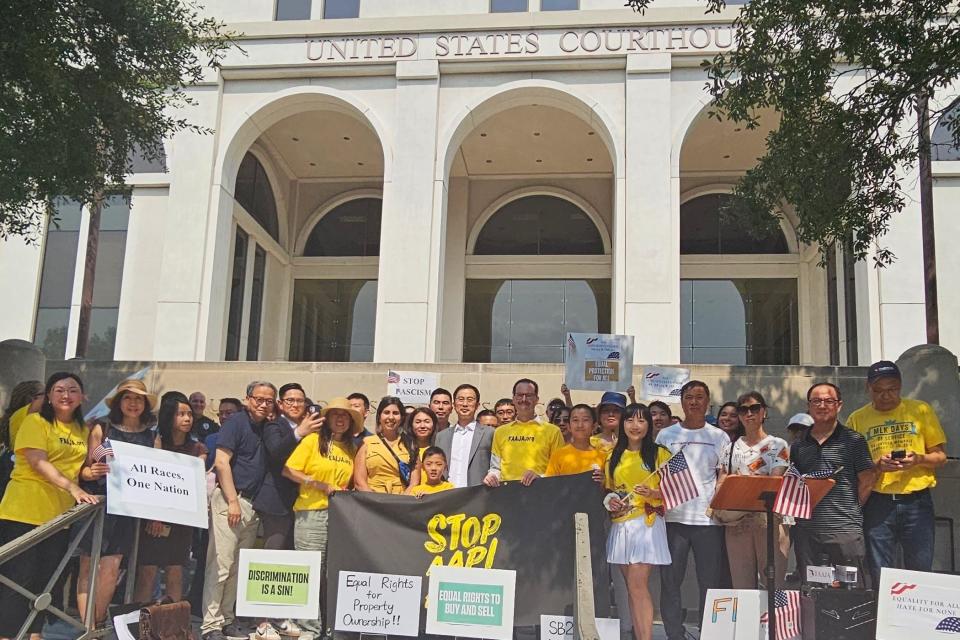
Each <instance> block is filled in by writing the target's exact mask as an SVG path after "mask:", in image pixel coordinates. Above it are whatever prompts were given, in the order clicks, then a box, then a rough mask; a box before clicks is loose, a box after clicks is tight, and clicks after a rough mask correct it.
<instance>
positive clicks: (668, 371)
mask: <svg viewBox="0 0 960 640" xmlns="http://www.w3.org/2000/svg"><path fill="white" fill-rule="evenodd" d="M689 381H690V369H683V368H681V367H644V368H643V388H642V389H640V397H642V398H643V399H644V400H646V401H647V402H652V401H653V400H660V401H661V402H667V403H670V404H680V387H682V386H683V385H685V384H686V383H687V382H689Z"/></svg>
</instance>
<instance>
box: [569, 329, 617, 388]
mask: <svg viewBox="0 0 960 640" xmlns="http://www.w3.org/2000/svg"><path fill="white" fill-rule="evenodd" d="M564 382H565V383H566V385H567V386H568V387H570V388H571V389H585V390H587V391H626V390H627V388H628V387H629V386H630V385H631V384H633V336H620V335H614V334H609V333H568V334H567V347H566V374H565V376H564Z"/></svg>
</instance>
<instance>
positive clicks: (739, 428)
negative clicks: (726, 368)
mask: <svg viewBox="0 0 960 640" xmlns="http://www.w3.org/2000/svg"><path fill="white" fill-rule="evenodd" d="M748 395H749V394H744V395H743V396H741V398H743V399H746V398H747V396H748ZM757 395H760V394H759V393H758V394H757ZM749 397H751V398H752V397H753V396H749ZM758 401H759V402H760V404H762V405H763V406H764V407H766V406H767V405H766V403H764V401H763V396H760V398H759V399H758ZM740 402H741V400H737V401H736V402H734V401H732V400H731V401H730V402H724V403H723V404H722V405H720V408H719V409H717V420H718V421H719V420H720V414H721V413H723V410H724V409H726V408H727V407H733V410H734V411H736V412H737V433H736V435H737V437H736V438H734V439H733V440H734V441H736V440H737V439H738V438H740V437H741V436H742V435H743V434H745V433H746V432H747V431H746V429H744V428H743V423H742V422H740V412H739V407H740ZM717 426H718V427H719V425H717Z"/></svg>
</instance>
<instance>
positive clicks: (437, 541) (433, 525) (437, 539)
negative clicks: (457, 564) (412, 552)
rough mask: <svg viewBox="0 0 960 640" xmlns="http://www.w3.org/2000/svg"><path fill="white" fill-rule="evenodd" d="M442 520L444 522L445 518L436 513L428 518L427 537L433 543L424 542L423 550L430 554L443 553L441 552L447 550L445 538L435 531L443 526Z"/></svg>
mask: <svg viewBox="0 0 960 640" xmlns="http://www.w3.org/2000/svg"><path fill="white" fill-rule="evenodd" d="M444 520H446V518H444V517H443V514H442V513H438V514H437V515H435V516H433V517H432V518H430V521H429V522H428V523H427V535H428V536H430V539H431V540H433V542H429V541H428V542H424V543H423V548H424V549H426V550H427V551H429V552H430V553H443V550H444V549H446V548H447V540H446V538H445V537H444V536H443V535H442V534H441V533H440V532H439V531H437V529H440V528H442V527H443V526H444Z"/></svg>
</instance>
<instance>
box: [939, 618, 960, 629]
mask: <svg viewBox="0 0 960 640" xmlns="http://www.w3.org/2000/svg"><path fill="white" fill-rule="evenodd" d="M936 630H937V631H948V632H950V633H960V618H955V617H953V616H950V617H949V618H944V619H943V620H941V621H940V622H938V623H937V628H936Z"/></svg>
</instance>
